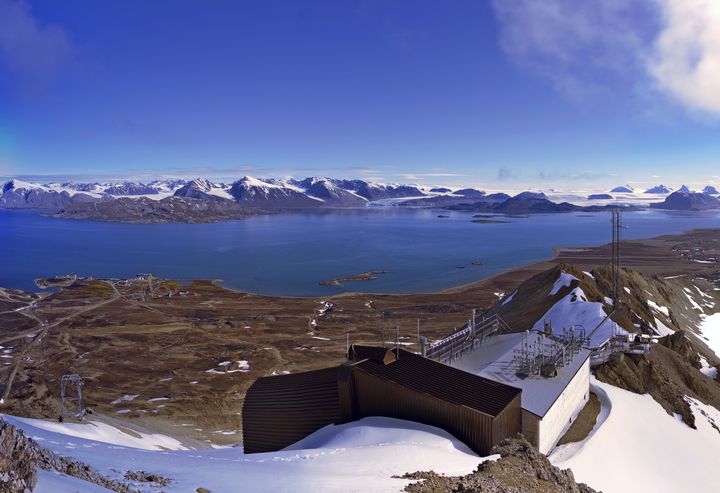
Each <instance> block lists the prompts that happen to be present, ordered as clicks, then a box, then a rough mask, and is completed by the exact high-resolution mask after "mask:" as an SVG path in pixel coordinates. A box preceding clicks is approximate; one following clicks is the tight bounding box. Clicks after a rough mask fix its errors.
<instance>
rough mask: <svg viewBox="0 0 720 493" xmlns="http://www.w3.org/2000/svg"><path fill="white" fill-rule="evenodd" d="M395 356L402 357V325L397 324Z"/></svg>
mask: <svg viewBox="0 0 720 493" xmlns="http://www.w3.org/2000/svg"><path fill="white" fill-rule="evenodd" d="M395 357H396V358H397V359H400V326H399V325H396V326H395Z"/></svg>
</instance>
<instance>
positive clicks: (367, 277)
mask: <svg viewBox="0 0 720 493" xmlns="http://www.w3.org/2000/svg"><path fill="white" fill-rule="evenodd" d="M382 274H387V271H384V270H372V271H369V272H362V273H360V274H354V275H350V276H342V277H335V278H333V279H327V280H325V281H320V282H319V284H320V285H321V286H342V285H343V283H345V282H349V281H374V280H375V279H377V278H378V276H379V275H382Z"/></svg>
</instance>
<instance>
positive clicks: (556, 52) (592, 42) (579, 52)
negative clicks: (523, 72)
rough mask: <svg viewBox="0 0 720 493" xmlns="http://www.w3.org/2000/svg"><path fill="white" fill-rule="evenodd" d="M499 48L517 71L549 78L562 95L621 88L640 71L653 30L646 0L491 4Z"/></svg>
mask: <svg viewBox="0 0 720 493" xmlns="http://www.w3.org/2000/svg"><path fill="white" fill-rule="evenodd" d="M493 5H494V8H495V12H496V14H497V18H498V20H499V23H500V33H501V46H502V48H503V50H504V51H505V52H506V53H507V54H508V55H509V56H510V57H511V58H512V59H513V60H514V61H515V62H516V63H517V64H518V65H519V66H521V67H523V68H524V69H528V70H530V71H533V72H535V73H538V74H540V75H541V76H543V77H546V78H547V79H549V80H550V81H551V82H552V84H553V85H554V86H555V88H556V89H557V90H558V91H560V92H561V93H563V94H565V95H566V96H569V97H571V98H573V99H577V100H581V99H583V98H584V97H585V96H586V95H587V94H588V93H593V92H598V91H603V92H604V91H608V90H610V91H613V90H615V89H616V88H617V87H624V86H626V85H627V81H628V80H632V79H633V78H634V77H636V76H637V75H638V72H641V71H643V70H644V63H643V60H644V57H645V53H646V51H647V47H648V46H649V43H650V41H651V39H652V32H653V30H652V29H651V28H650V29H649V27H651V26H652V23H650V26H648V25H647V22H646V21H645V24H646V25H645V26H644V27H643V25H642V23H641V22H640V21H641V20H642V19H653V17H654V16H655V11H654V9H653V6H652V4H651V3H649V2H647V1H645V0H587V1H582V2H578V1H576V0H543V1H536V0H493Z"/></svg>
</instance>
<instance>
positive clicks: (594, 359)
mask: <svg viewBox="0 0 720 493" xmlns="http://www.w3.org/2000/svg"><path fill="white" fill-rule="evenodd" d="M651 346H652V342H651V341H629V340H628V339H627V336H615V337H613V338H612V339H610V340H609V341H608V342H607V344H605V345H604V346H603V347H601V348H598V349H595V350H594V351H593V352H592V354H591V355H590V366H598V365H602V364H603V363H607V362H608V361H609V360H610V358H611V357H612V355H613V354H618V353H630V354H645V353H647V352H648V351H649V350H650V347H651Z"/></svg>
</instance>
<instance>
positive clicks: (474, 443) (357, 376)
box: [242, 363, 537, 455]
mask: <svg viewBox="0 0 720 493" xmlns="http://www.w3.org/2000/svg"><path fill="white" fill-rule="evenodd" d="M391 364H392V363H391ZM471 400H472V399H471ZM368 416H387V417H392V418H398V419H405V420H408V421H416V422H418V423H424V424H428V425H431V426H437V427H438V428H442V429H444V430H446V431H448V432H449V433H451V434H452V435H454V436H455V437H457V438H458V439H460V440H461V441H463V442H464V443H466V444H467V445H468V446H469V447H470V448H471V449H472V450H474V451H475V452H476V453H478V454H480V455H488V454H489V453H490V449H491V448H492V447H493V446H494V445H495V444H497V443H498V442H500V441H502V440H503V439H504V438H507V437H512V436H514V435H515V434H516V433H518V432H520V430H521V409H520V393H518V394H517V395H516V396H515V397H514V398H513V399H512V400H511V401H510V402H509V403H508V404H507V406H506V407H505V408H504V409H503V410H502V411H501V412H500V413H498V415H497V416H496V417H493V416H491V415H489V414H485V413H483V412H480V411H478V410H476V409H472V408H470V407H468V406H465V405H462V404H456V403H451V402H448V401H446V400H443V399H441V398H438V397H437V396H433V395H430V394H428V393H426V392H423V391H422V390H417V389H412V388H409V387H407V386H404V385H401V384H399V383H396V382H395V381H393V380H389V379H387V378H383V377H382V376H379V375H375V374H373V373H371V372H370V371H367V370H365V369H363V368H361V367H359V366H353V365H343V366H340V367H334V368H327V369H324V370H317V371H311V372H305V373H297V374H290V375H278V376H273V377H264V378H260V379H258V380H257V381H256V382H255V383H254V384H253V385H252V386H251V387H250V389H249V390H248V392H247V395H246V396H245V403H244V405H243V413H242V418H243V432H244V433H243V437H244V444H243V445H244V449H245V452H246V453H255V452H271V451H275V450H280V449H282V448H285V447H287V446H288V445H291V444H293V443H295V442H297V441H298V440H301V439H302V438H305V437H306V436H307V435H309V434H311V433H313V432H314V431H316V430H318V429H320V428H322V427H323V426H326V425H328V424H332V423H344V422H347V421H352V420H356V419H360V418H364V417H368ZM536 439H537V438H536Z"/></svg>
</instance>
